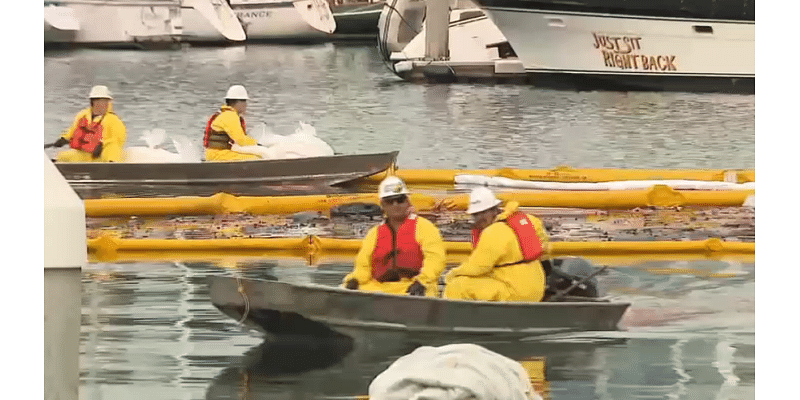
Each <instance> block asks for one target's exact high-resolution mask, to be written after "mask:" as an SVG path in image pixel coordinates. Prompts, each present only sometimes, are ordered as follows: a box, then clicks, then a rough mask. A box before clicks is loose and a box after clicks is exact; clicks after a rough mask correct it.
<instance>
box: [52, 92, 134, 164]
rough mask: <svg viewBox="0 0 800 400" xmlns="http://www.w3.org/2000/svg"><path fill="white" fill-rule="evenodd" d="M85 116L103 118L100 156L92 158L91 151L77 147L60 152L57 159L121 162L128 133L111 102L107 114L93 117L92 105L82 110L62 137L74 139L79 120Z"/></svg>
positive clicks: (87, 117)
mask: <svg viewBox="0 0 800 400" xmlns="http://www.w3.org/2000/svg"><path fill="white" fill-rule="evenodd" d="M84 117H86V120H87V121H89V120H91V121H92V122H97V121H100V118H102V121H101V122H100V125H101V126H102V127H103V151H102V152H101V153H100V157H98V158H92V155H91V153H88V152H85V151H81V150H76V149H69V150H65V151H62V152H60V153H58V157H57V158H56V161H58V162H109V161H113V162H121V161H122V148H123V147H124V146H125V140H126V139H127V134H126V133H125V124H123V123H122V120H120V119H119V117H117V114H114V110H113V106H112V105H111V104H109V105H108V111H107V112H106V114H105V116H102V115H100V116H97V117H95V118H94V119H92V109H91V107H90V108H87V109H85V110H82V111H81V112H79V113H78V115H76V116H75V120H74V121H73V122H72V126H70V127H69V129H68V130H67V133H65V134H63V135H61V137H63V138H64V139H67V140H70V139H72V135H74V134H75V130H76V129H77V128H78V122H79V121H80V120H81V118H84Z"/></svg>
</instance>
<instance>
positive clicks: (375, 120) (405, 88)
mask: <svg viewBox="0 0 800 400" xmlns="http://www.w3.org/2000/svg"><path fill="white" fill-rule="evenodd" d="M44 74H45V76H44V92H45V95H44V96H45V97H44V110H45V111H44V114H45V120H44V129H45V132H44V141H45V142H52V141H53V140H55V138H56V137H57V135H59V134H60V132H61V131H63V130H64V129H66V128H67V127H68V126H69V124H70V123H71V122H72V119H73V118H74V116H75V113H77V111H78V110H80V109H81V108H82V107H86V105H87V103H88V100H87V99H86V97H87V94H88V91H89V88H90V87H91V86H92V85H93V84H106V85H108V86H109V87H110V88H111V90H112V91H113V93H114V99H115V102H114V108H115V110H116V112H117V114H118V115H119V116H120V118H121V119H122V120H123V122H124V123H125V124H126V126H127V129H128V143H129V145H131V146H143V145H144V142H142V141H140V140H139V136H140V135H141V133H142V132H143V131H145V130H149V129H153V128H162V129H165V130H166V131H167V134H168V135H169V134H181V135H186V136H188V137H190V138H191V139H192V140H194V141H195V143H197V146H198V147H199V146H200V144H201V138H202V136H201V135H202V131H203V129H204V128H205V123H206V121H207V118H208V117H209V116H210V115H211V114H212V113H213V112H214V111H215V109H216V107H218V106H219V105H220V103H221V102H222V97H223V96H224V94H225V91H226V90H227V88H228V87H229V86H230V85H231V84H236V83H241V84H244V85H246V87H247V89H248V92H249V94H250V98H251V101H250V102H249V104H248V113H247V114H248V115H247V116H246V119H247V123H248V127H252V128H253V129H257V127H258V126H259V124H261V123H264V124H266V126H267V127H269V128H270V129H271V130H272V131H273V132H274V133H277V134H283V135H286V134H290V133H293V132H294V130H295V129H296V128H297V127H298V121H305V122H307V123H310V124H312V125H313V126H314V127H315V128H316V130H317V134H318V136H319V137H321V138H322V139H324V140H325V141H327V142H328V143H330V144H331V145H332V147H333V148H334V149H335V150H336V151H337V152H340V153H370V152H384V151H392V150H400V155H399V157H398V165H399V166H400V167H401V168H498V167H515V168H550V167H554V166H556V165H559V164H570V165H572V166H580V167H587V168H591V167H609V168H754V167H755V96H744V95H720V94H690V93H621V92H580V93H576V92H568V91H552V90H540V89H534V88H531V87H527V86H514V85H417V84H411V83H406V82H403V81H401V80H399V78H397V77H396V76H394V75H393V74H392V73H391V72H389V70H388V69H387V68H386V67H385V66H384V65H383V64H382V63H381V61H380V60H379V58H378V53H377V50H376V49H375V48H374V46H372V45H371V44H362V45H353V44H350V45H335V44H325V45H317V46H268V45H260V46H246V47H232V48H224V49H217V48H210V49H209V48H187V49H183V50H178V51H164V52H143V51H101V50H80V51H71V52H48V53H46V54H45V58H44ZM170 143H171V142H170ZM167 147H168V148H171V144H168V146H167ZM53 154H54V153H53Z"/></svg>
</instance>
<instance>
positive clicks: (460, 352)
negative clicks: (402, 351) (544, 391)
mask: <svg viewBox="0 0 800 400" xmlns="http://www.w3.org/2000/svg"><path fill="white" fill-rule="evenodd" d="M369 397H370V399H372V400H414V399H416V400H422V399H426V400H467V399H474V400H534V399H535V400H541V399H542V397H541V396H539V394H538V393H536V391H534V390H533V387H532V386H531V382H530V377H529V376H528V373H527V372H526V371H525V369H524V368H523V367H522V365H520V364H519V363H518V362H516V361H514V360H512V359H510V358H507V357H505V356H502V355H500V354H497V353H494V352H492V351H489V350H487V349H485V348H483V347H481V346H478V345H475V344H468V343H465V344H450V345H446V346H441V347H430V346H423V347H420V348H417V349H416V350H414V351H413V352H412V353H411V354H408V355H405V356H403V357H400V358H399V359H397V361H395V362H394V363H392V365H390V366H389V368H388V369H386V370H385V371H383V372H382V373H381V374H380V375H378V376H377V377H375V379H374V380H373V381H372V383H371V384H370V385H369Z"/></svg>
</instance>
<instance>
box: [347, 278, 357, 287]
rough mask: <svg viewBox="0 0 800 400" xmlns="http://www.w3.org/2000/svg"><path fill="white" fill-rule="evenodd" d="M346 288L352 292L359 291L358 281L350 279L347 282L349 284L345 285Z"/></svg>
mask: <svg viewBox="0 0 800 400" xmlns="http://www.w3.org/2000/svg"><path fill="white" fill-rule="evenodd" d="M344 288H345V289H350V290H356V289H358V279H356V278H353V279H350V280H349V281H347V283H345V285H344Z"/></svg>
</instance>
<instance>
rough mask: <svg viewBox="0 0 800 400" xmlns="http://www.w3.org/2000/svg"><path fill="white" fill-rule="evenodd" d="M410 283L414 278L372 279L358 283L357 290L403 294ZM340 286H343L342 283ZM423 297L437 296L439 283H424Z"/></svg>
mask: <svg viewBox="0 0 800 400" xmlns="http://www.w3.org/2000/svg"><path fill="white" fill-rule="evenodd" d="M412 283H414V280H413V279H408V278H403V279H401V280H400V281H398V282H378V281H376V280H374V279H372V280H370V281H369V282H367V283H365V284H363V285H360V286H359V287H358V290H364V291H367V292H382V293H388V294H397V295H404V294H406V293H407V291H408V287H409V286H411V284H412ZM341 287H344V285H342V286H341ZM425 297H439V285H438V284H434V285H426V286H425Z"/></svg>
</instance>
